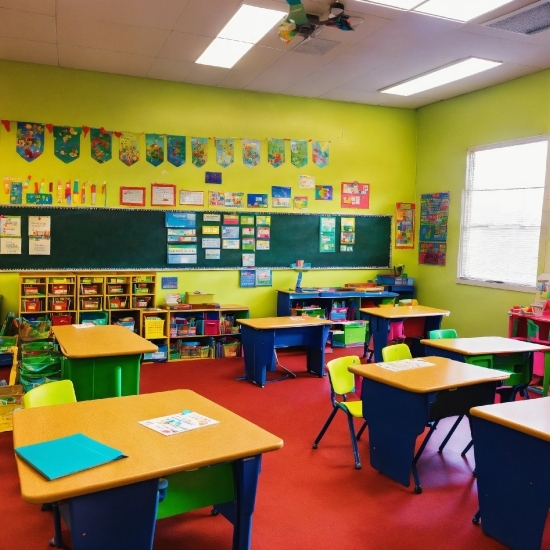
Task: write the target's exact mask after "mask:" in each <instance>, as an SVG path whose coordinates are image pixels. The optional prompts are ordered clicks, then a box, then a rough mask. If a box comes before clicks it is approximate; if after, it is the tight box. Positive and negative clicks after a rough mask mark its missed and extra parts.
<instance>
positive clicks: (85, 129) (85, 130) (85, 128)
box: [82, 126, 90, 137]
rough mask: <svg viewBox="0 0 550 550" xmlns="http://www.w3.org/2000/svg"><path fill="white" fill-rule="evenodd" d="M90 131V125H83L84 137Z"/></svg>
mask: <svg viewBox="0 0 550 550" xmlns="http://www.w3.org/2000/svg"><path fill="white" fill-rule="evenodd" d="M89 131H90V127H89V126H82V133H83V134H84V137H86V136H87V135H88V132H89Z"/></svg>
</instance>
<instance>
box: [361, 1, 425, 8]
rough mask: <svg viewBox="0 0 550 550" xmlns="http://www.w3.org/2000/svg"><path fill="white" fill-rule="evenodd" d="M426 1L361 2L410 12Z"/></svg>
mask: <svg viewBox="0 0 550 550" xmlns="http://www.w3.org/2000/svg"><path fill="white" fill-rule="evenodd" d="M423 1H424V0H359V2H364V3H365V4H382V5H383V6H390V7H391V8H401V9H404V10H410V9H412V8H414V7H416V6H418V4H422V2H423Z"/></svg>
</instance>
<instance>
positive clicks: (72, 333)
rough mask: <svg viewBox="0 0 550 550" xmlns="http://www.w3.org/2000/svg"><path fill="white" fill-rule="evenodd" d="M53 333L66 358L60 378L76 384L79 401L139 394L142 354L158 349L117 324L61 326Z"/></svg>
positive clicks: (62, 363) (64, 358) (63, 360)
mask: <svg viewBox="0 0 550 550" xmlns="http://www.w3.org/2000/svg"><path fill="white" fill-rule="evenodd" d="M52 330H53V334H54V336H55V338H56V340H57V341H58V343H59V348H60V350H61V352H62V353H63V355H64V357H63V359H62V362H61V377H62V378H63V379H64V380H65V379H69V380H71V381H72V382H73V384H74V389H75V394H76V399H77V401H84V400H86V399H102V398H104V397H119V396H121V395H137V394H138V393H139V369H140V360H141V354H143V353H154V352H155V351H157V350H158V347H157V346H156V345H155V344H153V343H151V342H149V340H146V339H145V338H142V337H141V336H138V335H137V334H135V333H134V332H132V331H131V330H129V329H127V328H124V327H121V326H118V325H106V326H91V325H59V326H54V327H53V328H52Z"/></svg>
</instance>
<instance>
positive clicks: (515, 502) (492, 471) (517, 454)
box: [471, 401, 550, 550]
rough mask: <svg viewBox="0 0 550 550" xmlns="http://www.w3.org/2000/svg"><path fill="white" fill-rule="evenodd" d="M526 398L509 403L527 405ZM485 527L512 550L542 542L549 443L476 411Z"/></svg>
mask: <svg viewBox="0 0 550 550" xmlns="http://www.w3.org/2000/svg"><path fill="white" fill-rule="evenodd" d="M523 403H525V402H524V401H517V402H514V403H509V404H506V406H509V405H512V406H522V405H523ZM471 422H472V432H473V436H474V455H475V460H476V477H477V489H478V490H477V492H478V499H479V513H478V514H476V516H475V517H474V520H473V521H474V523H477V522H478V521H479V516H481V529H482V530H483V532H484V533H485V534H486V535H488V536H490V537H493V538H495V539H496V540H498V541H500V542H501V543H502V544H504V545H506V546H507V547H509V548H512V549H513V550H534V549H537V548H540V547H541V544H542V538H543V533H544V526H545V523H546V519H547V516H548V509H549V508H550V472H549V470H548V464H549V463H550V442H548V441H545V440H543V439H539V438H537V437H534V436H532V435H529V434H526V433H523V432H520V431H518V430H516V429H513V428H511V427H508V426H503V425H501V424H497V423H495V422H492V421H490V420H488V419H485V418H479V417H477V416H472V418H471Z"/></svg>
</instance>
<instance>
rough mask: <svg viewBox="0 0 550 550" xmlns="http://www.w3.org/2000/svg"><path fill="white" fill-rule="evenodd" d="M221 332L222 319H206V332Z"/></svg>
mask: <svg viewBox="0 0 550 550" xmlns="http://www.w3.org/2000/svg"><path fill="white" fill-rule="evenodd" d="M219 333H220V321H219V320H216V321H208V320H205V321H204V334H210V335H212V334H219Z"/></svg>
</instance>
